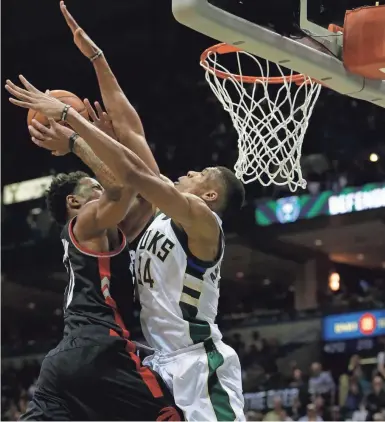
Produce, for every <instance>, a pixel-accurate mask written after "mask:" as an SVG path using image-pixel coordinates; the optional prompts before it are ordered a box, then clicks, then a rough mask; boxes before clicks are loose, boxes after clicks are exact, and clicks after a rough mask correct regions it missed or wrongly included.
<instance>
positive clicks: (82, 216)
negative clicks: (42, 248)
mask: <svg viewBox="0 0 385 422" xmlns="http://www.w3.org/2000/svg"><path fill="white" fill-rule="evenodd" d="M28 129H29V132H30V134H31V136H32V140H33V142H34V143H35V144H36V145H38V146H44V147H45V148H47V147H48V146H51V147H52V148H56V149H55V152H54V155H64V154H66V153H67V152H69V148H68V145H69V141H68V140H69V139H70V138H71V136H74V134H75V132H74V131H73V130H72V129H69V128H67V127H64V126H61V125H59V124H57V123H55V122H51V126H50V127H49V128H48V127H45V126H43V125H42V124H40V123H39V122H37V121H33V126H29V128H28ZM62 145H64V147H62ZM73 152H74V154H75V155H77V156H78V157H79V158H80V159H81V160H82V161H83V163H84V164H86V165H87V166H88V167H89V168H90V169H91V170H92V171H93V173H94V174H95V176H96V178H97V180H98V181H99V182H100V184H101V185H102V186H103V188H104V191H103V193H102V195H101V197H100V199H99V200H98V201H93V202H90V203H89V204H88V205H87V206H85V207H83V208H82V209H81V211H80V213H79V215H78V218H77V221H76V225H75V228H74V230H75V233H76V237H77V239H78V240H79V241H87V240H89V239H92V238H94V237H96V236H98V235H100V233H101V232H103V231H104V230H106V229H109V228H114V227H116V226H117V225H118V223H119V222H120V221H121V220H122V219H123V218H124V217H125V215H126V214H127V210H128V209H129V207H130V205H131V204H132V201H133V199H134V194H135V192H134V189H133V188H132V187H131V185H128V184H126V185H125V186H123V185H122V184H121V183H120V182H118V181H117V179H116V178H115V176H114V175H113V173H112V172H111V170H110V169H109V168H108V167H107V166H106V165H105V164H104V163H103V162H102V161H101V160H100V159H99V158H98V157H97V156H96V155H95V154H94V152H93V151H92V149H91V147H90V146H89V145H88V144H87V143H86V142H85V141H84V139H83V138H81V137H78V138H76V142H75V143H74V147H73Z"/></svg>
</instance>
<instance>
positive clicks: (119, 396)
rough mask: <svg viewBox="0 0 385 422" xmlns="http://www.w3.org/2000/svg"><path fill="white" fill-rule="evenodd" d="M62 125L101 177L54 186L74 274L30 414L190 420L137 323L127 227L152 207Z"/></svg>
mask: <svg viewBox="0 0 385 422" xmlns="http://www.w3.org/2000/svg"><path fill="white" fill-rule="evenodd" d="M90 57H91V56H90ZM95 68H96V71H97V76H98V79H99V84H100V87H101V91H102V96H103V100H104V103H105V105H106V108H107V110H108V112H109V113H110V115H111V116H113V118H114V120H113V121H114V126H113V128H114V131H115V132H116V134H117V136H120V141H121V142H122V143H126V145H127V146H129V147H130V148H132V149H133V150H134V149H136V152H137V154H138V155H139V156H141V158H142V159H143V160H144V161H145V162H146V163H147V164H148V165H149V166H150V167H152V169H153V171H154V172H156V173H158V168H157V166H156V163H155V161H154V158H153V156H152V153H151V151H150V150H149V148H148V146H147V143H146V141H145V138H144V134H143V129H142V128H141V127H138V126H136V127H135V126H130V128H127V127H125V126H126V125H127V123H126V122H131V119H132V116H133V115H134V113H135V110H134V109H133V108H132V106H131V105H130V104H129V102H128V101H127V99H126V97H125V96H124V94H123V93H122V92H121V90H120V88H119V85H118V84H117V82H116V80H115V78H114V77H113V74H112V72H111V70H110V69H109V67H108V64H107V62H106V61H105V59H104V60H103V61H101V60H99V61H98V66H95ZM21 80H22V82H23V83H24V84H26V86H30V85H29V84H28V83H27V82H26V81H25V80H24V79H23V78H21ZM7 87H8V88H7V89H8V90H9V92H11V93H13V94H15V95H16V96H17V97H18V98H20V92H21V91H20V88H18V87H16V86H15V85H13V84H12V83H11V82H8V84H7ZM16 103H17V102H16ZM86 103H87V102H86ZM88 105H89V104H88ZM55 107H56V109H55ZM66 112H68V110H66V107H64V108H63V104H62V103H60V102H54V104H53V108H51V109H50V110H48V113H47V114H48V115H51V114H50V113H53V115H54V116H55V117H56V118H57V120H60V119H62V120H65V116H64V114H65V113H66ZM60 130H61V131H62V133H63V134H65V136H67V137H71V136H72V141H71V142H72V146H73V152H74V153H75V154H76V155H77V156H78V157H79V158H81V159H82V161H83V162H84V163H86V164H87V165H88V166H89V167H90V168H91V170H93V172H94V173H95V175H96V177H97V178H98V180H99V181H100V182H101V184H99V182H97V181H96V180H95V179H92V178H90V177H89V176H88V175H87V174H85V173H82V172H74V173H70V174H60V175H58V176H57V177H56V178H55V179H54V180H53V182H52V185H51V187H50V189H49V191H48V195H47V202H48V207H49V209H50V211H51V214H52V216H53V217H54V218H55V220H56V221H57V222H58V223H59V224H61V225H63V226H64V227H63V230H62V232H61V241H62V243H63V247H64V259H63V261H64V265H65V267H66V270H67V273H68V279H69V280H68V286H67V288H66V291H65V298H64V337H63V340H62V341H61V342H60V343H59V345H58V346H57V347H56V348H55V349H53V350H52V351H51V352H49V353H48V355H47V356H46V358H45V359H44V361H43V364H42V368H41V372H40V376H39V380H38V386H37V390H36V392H35V394H34V397H33V399H32V401H31V402H30V404H29V407H28V409H27V412H26V414H25V415H23V416H22V417H21V419H22V420H102V419H106V420H181V416H180V414H179V412H178V411H177V410H176V408H175V406H174V404H173V399H172V397H171V395H170V393H169V392H168V390H167V388H166V387H165V386H164V384H163V382H162V381H161V380H160V379H159V377H158V376H157V375H156V374H154V373H153V372H152V371H151V370H149V369H148V368H145V367H142V366H141V362H140V361H139V359H138V357H137V356H136V355H135V346H134V344H133V343H132V342H131V341H130V334H129V327H128V324H129V323H130V320H131V315H132V303H133V297H134V294H133V289H134V286H133V281H132V273H131V271H130V254H129V247H128V242H127V240H126V239H127V238H126V236H125V234H124V233H123V232H122V231H121V230H119V229H118V228H117V226H118V223H120V222H121V221H122V220H123V219H124V218H125V217H126V219H125V222H124V229H125V232H126V233H127V234H128V235H129V239H128V240H131V239H133V238H135V236H136V234H138V233H139V232H140V231H141V230H142V228H143V226H144V225H145V224H146V222H147V219H148V216H149V215H151V206H149V205H148V204H146V203H145V202H144V201H141V200H139V199H137V198H136V192H135V191H134V190H133V189H132V188H131V187H130V186H123V185H122V184H121V183H119V182H118V181H117V180H116V178H115V177H114V175H113V174H112V172H111V171H110V170H109V168H108V167H106V166H105V165H104V163H103V162H102V161H101V160H100V159H98V158H97V157H96V155H95V154H94V153H93V151H92V149H91V148H90V147H89V146H88V145H87V144H86V143H85V141H84V140H83V139H82V138H81V137H80V136H77V135H76V136H74V132H73V131H72V130H71V129H69V128H67V127H62V126H61V127H60ZM89 131H91V132H92V133H94V132H95V128H94V127H93V126H92V125H91V124H90V123H87V125H86V127H85V133H86V134H87V133H88V132H89ZM105 132H108V131H107V130H105ZM98 134H99V135H101V134H102V132H100V131H98ZM102 135H103V134H102ZM103 136H105V135H103ZM75 141H76V142H75ZM56 155H59V153H58V152H56ZM101 185H102V186H103V187H102V186H101ZM148 211H149V212H148ZM130 219H131V220H130ZM120 300H121V301H122V305H123V306H121V305H120V303H119V301H120ZM122 311H123V312H122Z"/></svg>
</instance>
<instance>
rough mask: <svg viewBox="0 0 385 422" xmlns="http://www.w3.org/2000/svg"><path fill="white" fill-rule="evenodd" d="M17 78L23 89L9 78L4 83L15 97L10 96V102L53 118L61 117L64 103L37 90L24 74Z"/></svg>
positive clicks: (58, 118)
mask: <svg viewBox="0 0 385 422" xmlns="http://www.w3.org/2000/svg"><path fill="white" fill-rule="evenodd" d="M19 79H20V81H21V83H22V84H23V85H24V87H25V89H24V88H21V87H19V86H17V85H15V84H14V83H13V82H11V81H10V80H9V79H8V80H7V84H6V85H5V89H6V90H7V91H8V92H9V93H10V94H12V95H13V96H14V97H16V98H17V99H15V98H12V97H11V98H10V99H9V101H10V102H11V103H12V104H15V105H17V106H19V107H23V108H32V109H33V110H36V111H39V112H40V113H42V114H44V115H46V116H47V117H51V118H52V119H55V120H60V119H61V117H62V114H63V110H64V107H65V104H64V103H62V102H61V101H59V100H58V99H56V98H54V97H51V96H50V95H49V94H48V93H44V92H41V91H39V90H38V89H37V88H35V87H34V86H33V85H32V84H30V83H29V82H28V81H27V79H25V78H24V76H22V75H20V76H19Z"/></svg>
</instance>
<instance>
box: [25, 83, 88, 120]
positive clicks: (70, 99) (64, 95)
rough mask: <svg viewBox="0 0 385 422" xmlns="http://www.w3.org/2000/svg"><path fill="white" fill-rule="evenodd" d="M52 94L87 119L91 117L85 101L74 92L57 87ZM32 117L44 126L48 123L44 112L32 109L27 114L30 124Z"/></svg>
mask: <svg viewBox="0 0 385 422" xmlns="http://www.w3.org/2000/svg"><path fill="white" fill-rule="evenodd" d="M50 95H51V96H52V97H55V98H57V99H58V100H60V101H61V102H63V103H65V104H69V105H70V106H72V107H73V108H74V109H75V110H76V111H77V112H78V113H80V114H81V115H82V116H83V117H85V118H86V119H87V120H88V119H89V116H88V112H87V110H86V108H85V106H84V104H83V101H82V100H81V99H80V98H79V97H77V96H76V95H75V94H72V92H68V91H63V90H61V89H57V90H55V91H50ZM32 119H35V120H37V121H38V122H39V123H41V124H42V125H44V126H47V125H48V118H47V117H46V116H44V114H41V113H39V112H38V111H35V110H32V109H30V110H29V111H28V116H27V123H28V126H29V125H30V124H31V122H32Z"/></svg>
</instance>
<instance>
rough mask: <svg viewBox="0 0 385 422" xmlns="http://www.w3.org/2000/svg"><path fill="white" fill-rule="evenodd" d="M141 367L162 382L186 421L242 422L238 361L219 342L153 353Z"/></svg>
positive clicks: (234, 355) (242, 403) (240, 381)
mask: <svg viewBox="0 0 385 422" xmlns="http://www.w3.org/2000/svg"><path fill="white" fill-rule="evenodd" d="M143 364H144V365H147V366H150V367H151V368H152V369H153V370H154V371H156V372H157V373H158V374H159V375H160V376H161V377H162V378H163V380H164V381H165V383H166V384H167V386H168V387H169V388H170V390H171V392H172V393H173V395H174V399H175V403H176V405H177V406H178V407H179V408H180V409H181V410H182V411H183V413H184V416H185V418H186V420H187V421H210V422H211V421H245V416H244V413H243V406H244V400H243V394H242V377H241V365H240V362H239V358H238V355H237V354H236V353H235V351H234V350H233V349H232V348H231V347H229V346H227V345H226V344H225V343H223V342H222V341H216V342H213V341H212V340H208V341H206V342H205V343H199V344H196V345H194V346H191V347H188V348H186V349H182V350H179V351H177V352H174V353H169V354H161V353H160V352H156V353H155V354H154V355H152V356H149V357H147V358H146V359H144V361H143Z"/></svg>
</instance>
